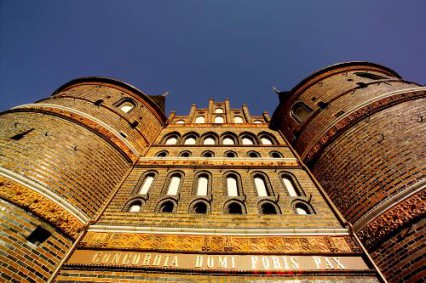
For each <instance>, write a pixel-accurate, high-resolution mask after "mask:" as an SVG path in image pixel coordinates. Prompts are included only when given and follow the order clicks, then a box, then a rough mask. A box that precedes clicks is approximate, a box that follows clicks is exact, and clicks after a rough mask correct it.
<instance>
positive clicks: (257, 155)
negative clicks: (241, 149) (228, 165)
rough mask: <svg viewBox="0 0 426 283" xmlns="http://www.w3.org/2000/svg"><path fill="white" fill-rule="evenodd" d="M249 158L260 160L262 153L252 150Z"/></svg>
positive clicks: (248, 153)
mask: <svg viewBox="0 0 426 283" xmlns="http://www.w3.org/2000/svg"><path fill="white" fill-rule="evenodd" d="M247 157H250V158H259V157H260V153H259V152H257V151H254V150H250V151H249V152H247Z"/></svg>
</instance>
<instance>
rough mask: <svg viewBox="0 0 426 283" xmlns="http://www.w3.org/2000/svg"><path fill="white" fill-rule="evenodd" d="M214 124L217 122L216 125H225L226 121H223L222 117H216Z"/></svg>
mask: <svg viewBox="0 0 426 283" xmlns="http://www.w3.org/2000/svg"><path fill="white" fill-rule="evenodd" d="M214 122H215V123H224V122H225V119H223V117H222V116H216V117H215V118H214Z"/></svg>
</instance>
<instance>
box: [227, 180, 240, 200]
mask: <svg viewBox="0 0 426 283" xmlns="http://www.w3.org/2000/svg"><path fill="white" fill-rule="evenodd" d="M226 188H227V190H228V196H229V197H236V196H238V180H237V177H236V176H234V175H229V176H227V177H226Z"/></svg>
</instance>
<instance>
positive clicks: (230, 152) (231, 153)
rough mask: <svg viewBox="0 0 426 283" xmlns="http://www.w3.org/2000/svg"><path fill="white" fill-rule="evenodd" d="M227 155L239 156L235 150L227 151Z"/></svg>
mask: <svg viewBox="0 0 426 283" xmlns="http://www.w3.org/2000/svg"><path fill="white" fill-rule="evenodd" d="M225 157H237V153H236V152H235V151H227V152H225Z"/></svg>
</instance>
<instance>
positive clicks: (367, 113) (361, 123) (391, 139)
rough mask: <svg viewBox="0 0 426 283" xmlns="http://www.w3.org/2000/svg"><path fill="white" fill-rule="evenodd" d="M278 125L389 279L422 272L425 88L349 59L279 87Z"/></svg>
mask: <svg viewBox="0 0 426 283" xmlns="http://www.w3.org/2000/svg"><path fill="white" fill-rule="evenodd" d="M279 96H280V104H279V106H278V107H277V109H276V111H275V113H274V116H273V119H272V123H271V127H272V128H274V129H279V130H281V131H282V132H283V133H284V135H285V136H286V137H287V139H288V140H289V141H291V143H292V144H293V146H294V148H295V149H296V150H297V151H298V153H299V154H300V156H301V157H302V159H303V160H304V162H305V163H306V164H307V165H308V167H310V168H311V170H312V172H313V173H314V175H315V176H316V178H317V179H318V181H319V182H320V183H321V184H322V185H323V186H324V188H325V189H326V191H327V192H328V194H329V195H330V197H331V198H332V199H333V201H334V203H335V204H336V206H337V207H338V208H339V209H340V211H341V212H342V213H343V214H344V216H345V218H346V219H347V220H348V221H349V222H350V223H351V224H352V225H353V228H354V230H355V231H356V232H357V233H358V235H359V236H360V238H361V239H362V240H363V242H364V244H365V245H366V247H367V248H368V250H369V251H370V252H371V254H372V256H373V258H374V259H375V261H376V263H377V264H378V265H379V267H380V268H381V270H382V271H383V273H384V274H385V275H386V277H387V279H388V280H389V281H390V282H398V281H399V282H414V281H415V280H416V279H419V278H423V277H426V271H425V270H424V266H425V265H426V260H425V257H424V254H425V253H426V246H425V241H424V239H425V231H426V230H425V220H424V215H425V198H426V192H425V187H426V180H425V178H424V177H425V173H426V167H425V165H426V162H425V156H426V151H425V149H426V139H425V136H426V131H425V130H426V127H425V121H426V100H425V96H426V87H424V86H422V85H419V84H416V83H412V82H407V81H405V80H403V79H402V78H401V77H400V76H399V75H398V74H397V73H396V72H394V71H393V70H390V69H389V68H386V67H384V66H380V65H377V64H373V63H368V62H349V63H343V64H338V65H334V66H330V67H328V68H325V69H323V70H321V71H318V72H316V73H314V74H312V75H311V76H310V77H308V78H306V79H305V80H303V81H302V82H301V83H299V84H298V85H297V86H296V87H294V88H293V89H292V90H291V91H290V92H281V93H280V94H279Z"/></svg>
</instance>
